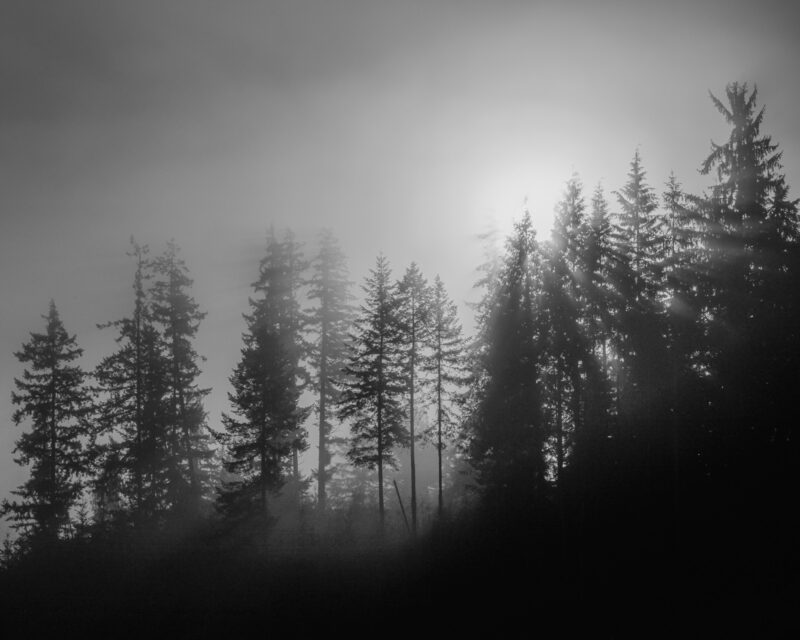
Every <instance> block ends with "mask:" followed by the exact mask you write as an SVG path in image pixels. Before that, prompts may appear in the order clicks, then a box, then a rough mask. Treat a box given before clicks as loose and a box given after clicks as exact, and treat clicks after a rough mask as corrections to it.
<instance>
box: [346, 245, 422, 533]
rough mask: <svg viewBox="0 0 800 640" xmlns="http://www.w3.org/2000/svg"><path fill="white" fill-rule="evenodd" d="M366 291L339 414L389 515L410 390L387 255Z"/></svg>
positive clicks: (354, 457)
mask: <svg viewBox="0 0 800 640" xmlns="http://www.w3.org/2000/svg"><path fill="white" fill-rule="evenodd" d="M363 290H364V293H365V300H364V303H363V304H362V305H361V308H360V312H359V314H358V315H357V317H356V320H355V330H354V333H353V334H352V335H351V337H350V354H349V357H348V362H347V365H346V366H345V368H344V373H345V375H346V379H345V382H344V385H343V390H342V394H341V396H340V399H339V417H340V418H341V419H343V420H351V421H352V422H351V427H350V431H351V444H350V449H349V450H348V452H347V456H348V458H349V459H350V461H351V462H352V463H353V464H354V465H356V466H359V467H366V468H367V469H369V470H377V472H378V509H379V513H380V521H381V528H383V523H384V520H385V508H384V496H383V488H384V487H383V484H384V482H383V472H384V467H385V466H387V465H388V466H394V465H395V457H394V452H393V448H394V447H395V446H397V445H403V444H405V443H406V441H407V431H406V429H405V426H404V424H403V422H404V420H405V412H404V411H403V406H402V397H403V395H404V393H405V391H406V385H405V372H404V370H403V365H402V352H401V344H402V343H401V335H402V334H401V327H400V323H399V317H398V313H399V312H398V306H399V299H398V297H397V291H396V286H395V285H394V284H393V283H392V281H391V269H390V267H389V263H388V261H387V260H386V258H385V257H384V256H382V255H380V256H378V258H377V260H376V264H375V268H374V269H372V270H371V271H370V275H369V276H368V277H367V279H366V281H365V283H364V285H363Z"/></svg>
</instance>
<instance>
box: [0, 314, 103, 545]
mask: <svg viewBox="0 0 800 640" xmlns="http://www.w3.org/2000/svg"><path fill="white" fill-rule="evenodd" d="M42 317H43V318H44V320H45V321H46V323H47V325H46V329H45V332H44V333H31V339H30V340H29V341H28V342H27V343H25V344H23V345H22V349H21V350H20V351H18V352H17V353H15V354H14V355H15V356H16V358H17V359H18V360H19V361H20V362H21V363H23V364H28V365H29V368H27V369H25V370H24V372H23V374H22V378H21V379H20V378H15V379H14V385H15V387H16V391H15V392H13V393H12V395H11V400H12V402H13V403H14V404H15V405H17V407H18V408H17V409H16V410H15V411H14V415H13V420H14V423H15V424H17V425H19V424H20V423H21V422H23V421H24V420H26V419H29V420H30V425H31V428H30V431H28V432H26V433H23V434H22V436H20V438H19V439H18V440H17V442H16V448H15V449H14V452H15V453H17V454H18V456H17V457H16V458H15V462H16V463H17V464H20V465H30V469H31V471H30V478H29V479H28V480H27V482H25V483H24V484H23V485H22V486H21V487H20V488H19V489H17V490H16V491H13V492H12V493H13V494H14V495H16V496H19V497H20V499H21V500H20V501H16V500H15V501H13V502H9V501H7V500H5V501H3V505H2V513H3V514H4V515H8V516H10V518H11V520H12V522H13V524H12V526H13V527H14V528H16V529H21V530H22V531H23V533H24V534H25V536H26V538H27V539H28V540H29V541H30V542H31V543H34V544H35V543H38V542H43V543H52V542H54V541H56V540H57V539H58V538H59V537H61V536H62V535H63V534H64V532H65V529H66V528H67V527H68V526H69V524H70V509H71V508H72V507H74V506H75V505H76V503H77V501H78V499H79V497H80V494H81V491H82V488H83V482H84V480H85V476H86V474H87V472H88V464H87V462H88V460H87V456H86V453H85V450H84V444H85V442H84V441H85V438H86V436H87V435H88V425H87V422H86V419H87V417H88V415H89V413H90V412H91V399H90V396H89V394H88V391H87V388H86V378H87V374H86V373H85V372H84V371H83V370H82V369H81V368H80V366H79V365H77V364H74V361H75V360H77V359H78V358H80V357H81V355H82V354H83V350H82V349H80V348H79V347H78V346H77V341H76V338H75V336H70V335H69V334H68V333H67V332H66V330H65V329H64V325H63V323H62V321H61V318H60V316H59V314H58V310H57V309H56V305H55V303H54V302H53V301H51V302H50V309H49V312H48V314H47V315H46V316H42Z"/></svg>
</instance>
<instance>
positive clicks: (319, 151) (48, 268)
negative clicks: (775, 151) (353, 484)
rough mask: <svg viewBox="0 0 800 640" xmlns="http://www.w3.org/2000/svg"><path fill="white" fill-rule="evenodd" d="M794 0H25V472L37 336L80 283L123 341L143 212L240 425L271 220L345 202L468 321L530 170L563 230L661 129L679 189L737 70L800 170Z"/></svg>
mask: <svg viewBox="0 0 800 640" xmlns="http://www.w3.org/2000/svg"><path fill="white" fill-rule="evenodd" d="M791 4H792V3H788V2H774V3H773V2H763V1H762V2H757V3H756V2H750V3H744V2H700V1H696V2H685V3H678V2H634V1H630V2H602V1H594V2H588V1H587V2H567V1H564V0H561V1H560V2H532V1H531V2H512V1H502V0H493V1H491V2H489V1H486V2H477V1H464V0H462V1H458V2H456V1H444V0H440V1H428V2H421V1H410V0H402V1H397V2H382V1H379V0H372V1H369V0H363V1H361V0H347V1H342V2H337V1H334V0H318V1H309V0H287V1H285V2H266V1H265V2H256V1H244V0H243V1H231V0H227V1H226V2H224V3H223V2H210V1H203V0H191V1H189V0H185V1H178V2H176V1H164V0H158V1H152V2H150V1H142V0H136V1H133V0H131V1H127V2H121V1H112V0H96V1H93V2H90V1H88V0H87V1H72V0H70V1H63V2H62V1H59V2H39V1H35V0H22V1H19V2H15V1H7V0H0V92H1V93H0V220H1V221H2V223H1V224H2V226H1V227H0V293H1V294H2V311H1V312H0V496H5V495H7V494H8V491H9V490H11V489H12V488H14V487H16V486H17V485H18V484H19V483H20V482H21V481H22V480H24V478H25V473H24V471H21V470H20V469H18V468H17V467H16V465H14V463H13V462H12V455H11V450H12V448H13V442H14V440H15V439H16V438H17V437H18V435H19V432H20V428H19V427H15V426H14V425H13V423H12V422H11V413H12V405H11V402H10V394H11V390H12V388H13V377H14V376H19V375H20V374H21V372H22V368H21V365H20V364H19V363H18V362H17V361H16V359H15V358H14V356H13V352H14V351H15V350H18V349H19V348H20V346H21V344H22V343H23V342H24V341H26V340H27V339H28V332H29V331H41V330H42V329H43V326H44V324H43V320H42V319H41V318H40V315H41V314H43V313H45V312H46V311H47V304H48V301H49V299H50V298H54V299H55V301H56V304H57V306H58V307H59V310H60V311H61V315H62V319H63V321H64V323H65V326H66V328H67V330H68V331H70V332H71V333H77V336H78V340H79V343H80V345H81V346H83V347H84V348H85V350H86V358H85V361H84V364H85V365H86V366H87V367H89V366H92V365H93V364H94V363H95V362H97V360H98V359H99V358H100V357H101V356H103V355H106V354H107V353H109V352H110V350H111V349H113V335H112V334H111V332H109V331H105V332H103V331H99V330H98V329H96V328H95V324H96V323H98V322H104V321H107V320H112V319H116V318H118V317H120V316H122V315H125V314H127V313H129V311H130V308H131V296H130V292H131V290H130V287H131V283H132V275H133V265H132V263H131V261H130V260H129V259H128V258H126V256H125V251H126V250H127V249H128V238H129V237H130V235H131V234H133V235H135V236H136V238H137V239H138V240H139V241H140V242H144V243H148V244H150V246H151V249H152V250H153V251H154V252H155V253H158V252H160V251H161V250H162V249H163V248H164V245H165V243H166V241H167V240H168V239H169V238H170V237H174V238H175V239H176V240H177V242H178V244H179V245H180V246H181V247H182V249H183V256H184V258H185V260H186V262H187V264H188V266H189V268H190V270H191V272H192V275H193V277H194V278H195V287H194V289H193V292H194V295H195V297H196V299H197V301H198V302H199V303H200V305H201V307H202V308H203V309H204V310H206V311H207V312H208V317H207V319H206V320H205V322H204V323H203V325H202V327H201V331H200V335H199V339H198V343H197V349H198V351H199V352H200V353H202V354H204V355H205V356H207V358H208V361H207V363H206V365H205V368H206V373H205V375H204V380H203V382H204V384H206V385H209V386H212V387H213V388H214V391H213V394H212V396H211V397H210V398H209V401H208V403H207V409H208V410H209V413H210V422H211V424H212V425H213V426H218V424H219V414H220V411H221V410H223V409H224V408H225V407H226V394H227V392H228V390H229V386H228V383H227V378H228V376H229V375H230V372H231V370H232V368H233V366H234V364H235V363H236V361H237V359H238V356H239V349H240V346H241V332H242V330H243V328H244V323H243V321H242V319H241V313H242V312H243V311H244V310H245V309H246V300H247V296H248V294H249V293H250V291H249V288H248V286H249V283H250V282H252V281H253V279H254V278H255V275H256V270H257V263H258V260H259V258H260V256H261V254H262V250H263V245H264V237H265V233H266V229H267V227H268V226H269V225H270V224H275V225H276V227H278V228H282V227H284V226H286V225H290V226H291V227H292V228H293V229H294V230H295V231H296V233H297V234H298V235H299V236H300V238H301V239H303V240H306V241H308V242H309V246H308V248H309V252H313V249H314V232H315V231H316V230H317V229H318V228H320V227H322V226H330V227H331V228H333V229H334V230H335V232H336V233H337V234H338V235H339V236H340V238H341V241H342V244H343V247H344V249H345V250H346V252H347V253H348V255H349V256H350V259H351V268H352V275H353V278H354V279H355V280H358V281H360V280H361V279H362V278H363V276H364V274H365V273H366V270H367V269H368V268H369V267H370V266H371V265H372V264H373V262H374V259H375V255H376V254H377V253H378V251H383V252H384V253H385V254H386V255H387V256H388V258H389V259H390V261H391V263H392V265H393V267H394V268H395V270H396V274H397V275H398V276H399V275H400V272H401V271H402V270H403V269H404V268H405V267H406V266H407V264H408V263H409V262H410V261H412V260H416V261H417V262H418V263H419V264H420V266H421V268H422V269H423V271H424V272H425V273H426V274H427V275H428V276H429V277H430V278H432V277H433V276H434V275H435V274H436V273H439V274H440V275H441V276H442V278H443V279H444V281H445V283H446V284H447V286H448V287H449V289H450V291H451V293H452V295H453V297H454V298H455V299H456V300H457V301H458V302H459V303H460V304H461V306H462V309H463V310H464V317H465V322H467V323H468V322H469V319H468V316H467V310H466V307H465V305H464V302H465V301H466V300H468V299H475V294H474V293H472V292H471V289H470V288H471V284H472V282H473V280H474V277H475V273H474V268H475V266H476V264H477V263H478V262H479V261H480V258H481V246H480V244H479V243H478V241H477V240H476V235H477V234H478V233H480V232H481V231H482V230H484V229H485V228H486V226H487V224H488V221H489V220H490V218H492V217H493V218H494V219H495V220H496V222H497V224H498V225H499V226H500V227H501V228H504V229H505V228H508V227H509V226H510V220H511V219H512V218H513V216H515V215H518V213H519V211H520V209H521V206H522V201H523V198H524V197H525V196H526V195H527V196H528V202H529V206H530V207H531V209H532V213H533V215H534V217H535V218H536V220H537V225H538V226H539V228H540V230H541V231H542V233H544V234H547V232H548V228H549V226H548V225H549V221H550V218H551V212H552V208H553V205H554V203H555V201H556V199H557V198H558V196H559V194H560V191H561V189H562V186H563V184H564V182H565V180H566V179H567V178H568V177H569V176H570V174H571V173H572V171H573V170H574V171H577V172H578V173H579V174H580V175H581V177H582V178H583V180H584V183H585V184H586V185H587V189H591V188H592V187H593V186H594V185H595V184H596V183H597V181H599V180H602V181H603V184H604V185H605V187H606V189H607V191H611V190H613V189H616V188H619V187H620V186H621V183H622V182H623V181H624V178H625V174H626V172H627V169H628V164H629V162H630V159H631V157H632V156H633V153H634V151H635V149H636V148H637V146H638V147H639V149H640V151H641V153H642V157H643V162H644V165H645V168H646V169H647V170H648V175H649V180H650V183H651V184H652V185H654V186H655V187H656V188H657V189H658V191H659V192H660V191H661V188H662V184H663V182H664V180H665V179H666V177H667V175H668V173H669V171H670V170H671V169H674V170H675V172H676V173H677V175H678V178H679V179H681V180H682V181H683V182H684V183H685V184H686V185H687V186H688V187H690V188H691V189H693V190H695V191H698V190H700V189H701V188H702V187H703V186H705V185H707V184H708V180H707V179H705V178H701V177H700V176H698V172H697V169H698V167H699V165H700V162H701V160H702V159H703V158H704V157H705V155H707V152H708V150H709V148H710V142H709V141H710V140H711V139H712V138H713V139H715V140H720V139H722V138H723V137H724V136H725V134H726V127H725V125H724V122H723V120H722V118H721V116H720V115H719V114H718V113H717V112H716V111H715V110H714V108H713V106H712V104H711V102H710V100H709V98H708V91H709V90H711V91H713V92H714V93H715V94H717V95H724V87H725V84H726V83H727V82H730V81H733V80H738V81H747V82H749V83H750V84H752V83H756V84H757V85H758V88H759V95H760V103H761V104H766V106H767V112H766V119H765V132H766V133H770V134H772V135H773V136H774V139H775V140H776V141H777V142H779V143H780V145H781V147H782V148H783V149H784V152H785V154H784V166H785V169H786V172H787V176H788V179H789V182H790V184H792V183H793V182H794V177H795V176H796V175H797V173H798V170H800V127H798V124H800V123H799V122H798V117H799V116H798V114H800V111H798V109H797V105H798V100H799V99H800V76H798V73H797V65H798V62H800V55H798V54H800V45H798V40H797V37H796V25H797V20H796V19H795V16H794V15H792V11H791V9H790V8H789V7H790V6H791ZM795 195H797V193H796V192H795ZM313 455H315V453H314V451H313V449H312V450H310V452H309V456H313ZM1 530H2V525H0V531H1Z"/></svg>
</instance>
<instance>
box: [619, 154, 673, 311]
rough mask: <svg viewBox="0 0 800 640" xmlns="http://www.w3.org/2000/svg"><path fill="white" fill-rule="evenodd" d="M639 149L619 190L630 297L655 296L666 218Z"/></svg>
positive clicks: (621, 245) (622, 248)
mask: <svg viewBox="0 0 800 640" xmlns="http://www.w3.org/2000/svg"><path fill="white" fill-rule="evenodd" d="M646 176H647V174H646V172H645V170H644V168H643V166H642V159H641V156H640V155H639V150H638V149H637V150H636V153H635V154H634V156H633V160H632V161H631V167H630V171H629V172H628V181H627V182H626V183H625V186H624V187H623V188H622V189H620V190H619V191H617V192H616V196H617V202H618V203H619V205H620V213H619V226H620V235H619V236H618V244H619V246H618V249H619V251H620V253H621V254H622V255H623V256H625V258H626V259H627V262H628V265H629V266H630V279H631V281H630V282H629V283H627V284H628V290H627V291H626V292H625V293H626V294H627V295H628V297H630V298H631V299H634V300H636V302H637V303H639V302H640V301H642V300H647V301H649V300H652V299H654V298H655V295H656V292H657V291H658V288H659V286H660V284H661V265H662V263H663V254H664V243H663V226H664V221H663V218H662V216H661V215H660V214H659V213H658V201H657V199H656V196H655V193H654V191H653V189H652V187H650V186H649V185H648V184H647V178H646Z"/></svg>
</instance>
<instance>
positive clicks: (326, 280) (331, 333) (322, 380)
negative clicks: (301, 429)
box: [306, 231, 353, 508]
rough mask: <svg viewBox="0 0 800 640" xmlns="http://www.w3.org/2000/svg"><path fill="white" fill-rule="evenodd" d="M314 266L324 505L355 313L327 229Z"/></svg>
mask: <svg viewBox="0 0 800 640" xmlns="http://www.w3.org/2000/svg"><path fill="white" fill-rule="evenodd" d="M312 267H313V273H312V276H311V279H310V282H309V285H310V289H309V293H308V297H309V299H310V300H312V301H316V303H317V306H315V307H314V308H313V309H312V310H311V311H310V312H309V314H308V317H307V320H306V324H307V327H308V328H309V330H310V331H311V333H312V339H311V344H310V345H309V360H310V363H311V366H312V368H313V370H314V380H313V387H314V389H315V391H316V392H317V398H318V399H317V414H318V417H319V452H318V453H319V455H318V463H317V503H318V505H319V507H320V508H324V507H325V504H326V496H327V493H326V484H327V481H328V479H329V472H328V466H329V465H330V463H331V452H330V445H331V442H330V438H331V431H332V425H331V420H330V418H331V415H332V408H334V407H335V406H336V403H337V402H338V399H339V393H340V390H341V385H342V376H341V371H342V369H343V368H344V366H345V360H346V355H347V332H348V331H349V328H350V322H351V320H352V315H353V308H352V305H351V302H350V300H351V296H350V293H349V287H350V281H349V279H348V271H347V262H346V259H345V256H344V254H343V253H342V250H341V249H340V248H339V244H338V242H337V241H336V239H335V237H334V236H333V234H332V233H331V232H330V231H325V232H323V234H322V236H321V238H320V249H319V253H318V255H317V258H316V260H315V261H314V263H313V265H312Z"/></svg>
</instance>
